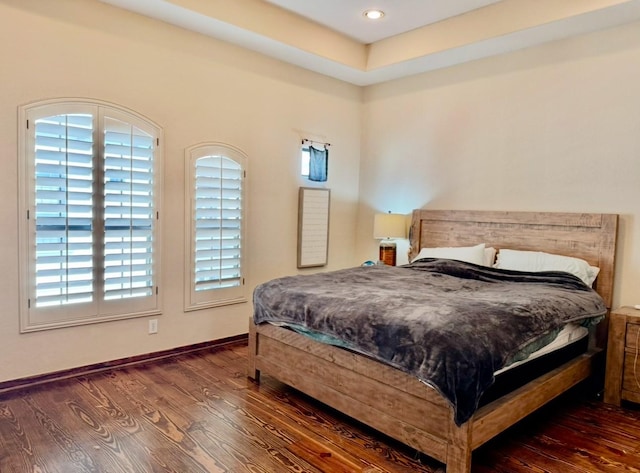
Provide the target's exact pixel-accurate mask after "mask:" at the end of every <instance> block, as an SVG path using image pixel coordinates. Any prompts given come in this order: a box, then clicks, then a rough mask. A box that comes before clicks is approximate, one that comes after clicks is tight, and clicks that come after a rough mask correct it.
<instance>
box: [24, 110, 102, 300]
mask: <svg viewBox="0 0 640 473" xmlns="http://www.w3.org/2000/svg"><path fill="white" fill-rule="evenodd" d="M93 141H94V136H93V117H92V116H91V115H87V114H67V115H56V116H51V117H45V118H41V119H38V120H35V123H34V142H35V143H34V151H35V215H34V220H35V297H34V301H33V303H34V304H35V306H36V307H48V306H59V305H64V304H70V303H76V302H91V301H92V300H93V276H94V275H93V270H94V265H93V238H92V233H93V228H94V223H93V218H94V215H93V172H94V168H93V150H94V142H93Z"/></svg>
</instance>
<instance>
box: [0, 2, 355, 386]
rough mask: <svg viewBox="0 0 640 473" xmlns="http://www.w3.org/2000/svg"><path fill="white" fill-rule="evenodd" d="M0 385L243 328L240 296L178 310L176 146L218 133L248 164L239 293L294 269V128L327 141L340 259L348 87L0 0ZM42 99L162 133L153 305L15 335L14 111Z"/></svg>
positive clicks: (93, 12) (351, 247)
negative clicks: (114, 107)
mask: <svg viewBox="0 0 640 473" xmlns="http://www.w3.org/2000/svg"><path fill="white" fill-rule="evenodd" d="M0 58H1V60H2V65H1V66H0V86H1V89H2V93H1V94H0V160H1V162H2V173H0V196H1V197H0V202H1V204H0V221H1V222H2V229H1V230H0V261H2V274H1V275H0V304H1V306H2V309H1V310H0V360H1V362H0V381H3V380H7V379H15V378H20V377H25V376H31V375H36V374H40V373H45V372H51V371H56V370H61V369H66V368H71V367H77V366H82V365H86V364H91V363H97V362H101V361H106V360H112V359H118V358H122V357H127V356H133V355H136V354H141V353H149V352H154V351H159V350H164V349H168V348H172V347H177V346H182V345H189V344H193V343H197V342H201V341H205V340H212V339H220V338H224V337H229V336H233V335H237V334H241V333H246V331H247V322H248V318H249V316H250V314H251V304H250V303H246V304H240V305H235V306H229V307H223V308H217V309H209V310H201V311H195V312H189V313H184V312H183V273H184V270H183V268H184V250H183V248H184V228H183V227H184V225H183V222H184V164H183V161H184V149H185V148H186V147H188V146H190V145H193V144H195V143H199V142H202V141H210V140H212V141H221V142H225V143H229V144H232V145H234V146H237V147H239V148H240V149H242V150H243V151H244V152H245V153H246V154H247V155H248V157H249V161H248V171H249V174H248V210H249V214H248V226H247V230H248V231H247V239H248V241H247V249H248V254H247V262H248V268H247V269H248V276H249V278H248V282H249V284H248V294H249V297H250V295H251V291H252V289H253V287H254V286H255V285H256V284H258V283H259V282H262V281H265V280H267V279H270V278H273V277H276V276H280V275H285V274H293V273H296V271H297V270H296V231H297V190H298V187H299V186H300V185H303V182H302V181H301V180H300V179H299V178H298V166H299V162H298V160H299V148H300V141H299V138H300V133H299V132H297V131H295V130H304V131H306V132H308V133H312V134H315V135H319V136H322V137H324V138H325V139H326V140H328V141H329V142H331V143H332V147H331V156H330V162H331V165H330V179H329V182H328V183H327V187H330V188H331V190H332V209H331V211H332V213H331V235H330V243H329V245H330V255H329V262H330V264H329V266H328V269H337V268H339V267H344V266H348V265H351V264H353V263H354V262H355V261H354V259H353V258H354V252H355V233H354V222H355V220H356V211H357V197H358V195H357V193H358V174H359V157H360V135H361V128H360V127H361V111H362V110H361V109H362V103H361V95H362V91H361V90H360V89H359V88H358V87H355V86H352V85H348V84H345V83H342V82H339V81H336V80H333V79H329V78H326V77H324V76H320V75H318V74H315V73H311V72H307V71H304V70H302V69H299V68H296V67H292V66H289V65H286V64H283V63H280V62H278V61H274V60H271V59H267V58H266V57H264V56H260V55H258V54H255V53H252V52H249V51H246V50H243V49H241V48H238V47H235V46H231V45H228V44H225V43H222V42H220V41H216V40H213V39H211V38H207V37H204V36H200V35H197V34H193V33H189V32H186V31H183V30H180V29H178V28H175V27H171V26H169V25H166V24H164V23H161V22H157V21H153V20H149V19H145V18H143V17H140V16H137V15H135V14H132V13H128V12H125V11H122V10H119V9H116V8H114V7H111V6H108V5H105V4H102V3H98V2H93V1H87V0H56V1H42V0H3V1H2V2H0ZM53 97H91V98H96V99H100V100H105V101H108V102H113V103H117V104H120V105H123V106H126V107H128V108H131V109H133V110H135V111H137V112H139V113H142V114H144V115H146V116H147V117H149V118H150V119H152V120H154V121H155V122H157V123H159V124H160V125H161V126H162V127H163V129H164V136H165V157H164V158H165V167H164V169H165V188H164V191H165V193H164V212H163V213H164V215H163V221H162V225H163V234H162V243H163V268H164V272H163V278H162V281H161V291H162V294H163V299H164V313H163V315H161V316H160V317H159V333H158V334H157V335H148V334H147V319H145V318H142V319H132V320H125V321H118V322H108V323H102V324H96V325H90V326H82V327H73V328H66V329H58V330H52V331H46V332H38V333H30V334H22V335H21V334H19V333H18V283H17V275H18V257H17V248H18V242H17V238H18V231H17V221H18V214H17V195H18V187H17V185H18V183H17V128H16V127H17V124H16V118H17V107H18V106H19V105H21V104H24V103H28V102H31V101H35V100H41V99H47V98H53Z"/></svg>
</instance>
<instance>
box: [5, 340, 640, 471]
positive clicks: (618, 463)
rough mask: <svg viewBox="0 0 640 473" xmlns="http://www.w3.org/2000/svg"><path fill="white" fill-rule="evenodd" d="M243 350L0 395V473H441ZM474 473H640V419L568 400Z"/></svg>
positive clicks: (479, 456)
mask: <svg viewBox="0 0 640 473" xmlns="http://www.w3.org/2000/svg"><path fill="white" fill-rule="evenodd" d="M246 359H247V347H246V345H244V344H242V343H236V344H233V345H229V346H225V347H222V348H219V349H214V350H207V351H200V352H196V353H191V354H188V355H181V356H178V357H176V358H173V359H168V360H163V361H158V362H154V363H149V364H145V365H141V366H137V367H129V368H122V369H117V370H113V371H106V372H102V373H97V374H94V375H90V376H80V377H77V378H73V379H69V380H64V381H57V382H52V383H48V384H46V385H42V386H37V387H33V388H29V389H23V390H18V391H13V392H9V393H5V394H2V395H0V472H2V473H23V472H24V473H27V472H28V473H75V472H78V473H80V472H105V473H106V472H109V473H120V472H134V473H139V472H140V473H141V472H175V473H198V472H251V473H260V472H308V473H318V472H366V473H374V472H376V473H379V472H407V471H412V472H425V473H426V472H430V473H433V472H436V471H443V467H442V465H440V464H438V463H437V462H434V461H433V460H429V459H428V458H424V457H422V456H420V455H418V454H416V452H415V451H413V450H411V449H409V448H407V447H405V446H403V445H401V444H398V443H396V442H393V441H391V440H389V439H388V438H386V437H384V436H382V435H380V434H377V433H375V432H374V431H372V430H370V429H368V428H366V427H364V426H362V425H361V424H358V423H356V422H354V421H352V420H350V419H349V418H347V417H344V416H342V415H340V414H338V413H336V412H335V411H332V410H331V409H329V408H327V407H325V406H322V405H320V404H318V403H316V402H314V401H313V400H311V399H310V398H308V397H306V396H304V395H302V394H300V393H298V392H296V391H294V390H293V389H290V388H288V387H286V386H284V385H282V384H280V383H278V382H277V381H275V380H273V379H272V378H269V377H268V376H263V379H262V383H261V384H260V385H257V384H255V383H253V382H251V381H249V380H248V379H247V378H246V375H245V367H246ZM473 462H474V467H473V472H474V473H489V472H492V473H495V472H499V473H500V472H501V473H520V472H522V473H524V472H527V473H530V472H534V473H536V472H539V473H542V472H548V473H578V472H580V473H585V472H616V473H618V472H638V473H640V411H638V410H635V409H634V408H627V409H624V408H623V409H619V408H614V407H611V406H607V405H605V404H603V403H601V402H599V401H597V400H589V399H581V398H580V396H579V395H578V394H577V393H571V395H570V396H564V397H562V398H561V399H560V400H558V401H556V402H554V403H552V405H550V406H547V407H545V408H544V409H542V410H541V411H539V412H538V413H536V414H535V415H534V416H532V417H530V418H528V419H526V420H525V421H523V422H521V423H520V424H518V425H517V426H515V427H514V428H512V429H510V430H509V431H507V432H505V433H504V434H502V435H501V436H499V437H497V438H496V439H494V440H492V441H490V442H489V443H488V444H486V445H485V446H483V447H482V448H481V449H479V450H478V451H477V452H476V453H474V456H473Z"/></svg>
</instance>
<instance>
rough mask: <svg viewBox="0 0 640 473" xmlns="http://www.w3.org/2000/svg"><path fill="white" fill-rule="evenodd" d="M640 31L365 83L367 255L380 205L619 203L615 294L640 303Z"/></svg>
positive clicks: (362, 231) (602, 207) (586, 208)
mask: <svg viewBox="0 0 640 473" xmlns="http://www.w3.org/2000/svg"><path fill="white" fill-rule="evenodd" d="M639 30H640V24H639V23H633V24H629V25H627V26H623V27H618V28H615V29H609V30H604V31H601V32H597V33H593V34H589V35H585V36H581V37H577V38H573V39H569V40H563V41H559V42H555V43H550V44H547V45H543V46H539V47H535V48H531V49H527V50H523V51H520V52H515V53H510V54H505V55H502V56H498V57H494V58H489V59H484V60H479V61H475V62H471V63H468V64H464V65H460V66H457V67H451V68H448V69H443V70H440V71H436V72H432V73H428V74H423V75H419V76H414V77H411V78H407V79H403V80H397V81H394V82H389V83H386V84H382V85H377V86H371V87H369V88H367V89H366V92H365V109H364V114H363V116H364V127H363V129H364V139H363V154H362V163H361V173H360V182H361V186H360V206H361V211H360V213H359V226H358V238H359V242H360V246H359V251H358V254H359V256H360V259H364V258H371V257H372V256H375V253H376V242H375V241H373V240H372V239H371V228H372V222H373V217H372V214H373V213H374V212H375V211H384V210H392V211H394V212H402V213H409V212H410V211H411V210H412V209H414V208H420V207H428V208H434V209H480V210H481V209H496V210H525V211H526V210H531V211H538V210H539V211H569V212H611V213H618V214H620V215H621V222H620V238H619V243H618V249H619V253H618V259H617V272H616V277H617V282H616V287H615V300H614V305H620V304H635V303H640V238H639V237H640V86H639V84H640V35H638V31H639ZM479 243H480V242H479ZM405 248H406V247H405ZM403 249H404V248H403Z"/></svg>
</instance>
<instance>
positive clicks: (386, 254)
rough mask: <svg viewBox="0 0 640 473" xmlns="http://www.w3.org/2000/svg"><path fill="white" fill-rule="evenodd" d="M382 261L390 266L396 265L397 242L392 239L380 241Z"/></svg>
mask: <svg viewBox="0 0 640 473" xmlns="http://www.w3.org/2000/svg"><path fill="white" fill-rule="evenodd" d="M380 261H382V262H383V263H384V264H386V265H388V266H395V265H396V244H395V243H394V242H392V241H383V242H381V243H380Z"/></svg>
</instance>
